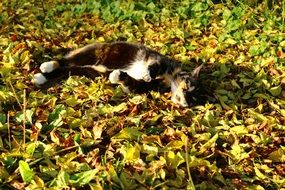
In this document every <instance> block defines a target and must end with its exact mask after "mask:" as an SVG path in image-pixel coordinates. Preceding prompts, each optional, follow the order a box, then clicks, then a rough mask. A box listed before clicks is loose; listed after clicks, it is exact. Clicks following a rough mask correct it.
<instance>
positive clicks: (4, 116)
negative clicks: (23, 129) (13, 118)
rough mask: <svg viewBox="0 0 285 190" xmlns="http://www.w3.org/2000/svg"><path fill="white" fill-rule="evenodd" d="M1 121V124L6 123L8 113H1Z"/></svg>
mask: <svg viewBox="0 0 285 190" xmlns="http://www.w3.org/2000/svg"><path fill="white" fill-rule="evenodd" d="M0 123H1V124H5V123H6V115H5V114H4V113H0Z"/></svg>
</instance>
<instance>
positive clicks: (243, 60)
mask: <svg viewBox="0 0 285 190" xmlns="http://www.w3.org/2000/svg"><path fill="white" fill-rule="evenodd" d="M284 6H285V5H284V2H283V3H282V2H275V1H274V2H273V3H270V2H268V4H266V3H261V4H257V3H255V1H245V2H244V3H241V2H239V3H236V4H231V3H229V2H228V3H222V2H218V1H214V3H213V2H211V1H198V2H197V1H190V2H189V1H174V0H171V1H160V2H157V1H151V0H149V1H145V2H144V3H142V2H139V1H129V2H120V1H114V2H113V1H109V0H102V1H93V0H85V1H73V0H64V1H61V0H55V1H14V0H13V1H8V0H3V1H1V2H0V10H1V11H0V24H1V28H0V47H1V48H0V60H1V62H0V74H1V78H0V101H1V103H0V104H1V107H0V132H1V133H0V152H1V154H0V188H1V189H24V188H26V189H37V188H38V189H43V188H46V189H58V188H69V187H74V188H76V189H195V188H196V189H237V188H242V189H281V188H282V187H283V188H284V186H285V180H284V177H285V164H284V162H285V148H284V145H285V139H284V137H285V132H284V131H285V100H284V97H285V91H284V87H285V74H284V64H285V33H284V26H285V25H284V20H285V9H284ZM117 40H124V41H130V42H138V43H142V44H144V45H146V46H149V47H151V48H153V49H155V50H157V51H159V52H161V53H162V54H166V55H168V56H170V57H173V58H176V59H178V60H180V61H182V62H183V63H184V64H185V65H187V66H188V67H191V68H193V67H195V66H196V65H199V64H201V63H203V64H204V68H203V70H202V73H201V81H200V89H199V91H198V92H196V93H195V94H193V105H192V106H191V107H190V108H183V109H182V108H178V107H176V106H175V105H173V104H172V103H171V102H170V101H169V96H170V95H169V93H163V92H154V91H152V92H149V93H142V94H136V93H132V94H124V93H123V92H122V90H121V89H120V88H119V87H117V86H113V85H111V84H110V83H109V82H108V81H107V79H106V78H103V77H98V78H96V79H95V80H91V79H88V78H86V77H75V76H72V77H69V78H68V79H66V80H63V82H61V83H60V85H59V84H55V85H54V86H52V87H50V88H47V89H46V90H39V89H37V88H35V87H34V86H33V84H32V83H31V79H32V76H33V74H34V73H36V72H37V71H38V67H39V65H40V64H41V63H42V62H44V61H48V60H50V59H52V58H53V57H54V56H57V57H60V56H63V55H64V54H65V53H66V52H68V51H69V50H70V49H74V48H77V47H81V46H83V45H86V44H89V43H92V42H95V41H99V42H110V41H117Z"/></svg>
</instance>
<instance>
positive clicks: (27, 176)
mask: <svg viewBox="0 0 285 190" xmlns="http://www.w3.org/2000/svg"><path fill="white" fill-rule="evenodd" d="M19 170H20V174H21V177H22V179H23V181H24V182H25V183H30V182H31V181H32V180H33V179H34V172H33V171H32V170H31V169H30V166H29V164H28V163H27V162H25V161H23V160H20V161H19Z"/></svg>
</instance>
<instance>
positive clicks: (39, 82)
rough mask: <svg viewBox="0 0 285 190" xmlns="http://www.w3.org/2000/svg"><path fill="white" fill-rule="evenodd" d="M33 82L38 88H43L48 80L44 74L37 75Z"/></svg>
mask: <svg viewBox="0 0 285 190" xmlns="http://www.w3.org/2000/svg"><path fill="white" fill-rule="evenodd" d="M33 82H34V84H35V85H36V86H41V85H42V84H44V83H46V82H47V79H46V77H45V76H44V75H43V74H42V73H37V74H35V75H34V79H33Z"/></svg>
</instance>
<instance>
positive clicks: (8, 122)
mask: <svg viewBox="0 0 285 190" xmlns="http://www.w3.org/2000/svg"><path fill="white" fill-rule="evenodd" d="M7 126H8V143H9V149H10V150H11V149H12V147H11V131H10V112H8V114H7Z"/></svg>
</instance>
